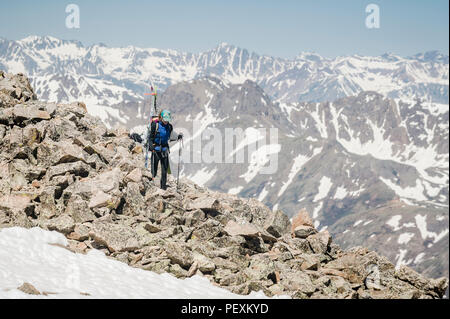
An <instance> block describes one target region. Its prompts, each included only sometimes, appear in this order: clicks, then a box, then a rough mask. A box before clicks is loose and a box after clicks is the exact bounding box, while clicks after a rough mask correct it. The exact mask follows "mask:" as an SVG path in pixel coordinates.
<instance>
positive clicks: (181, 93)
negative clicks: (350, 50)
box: [0, 37, 449, 278]
mask: <svg viewBox="0 0 450 319" xmlns="http://www.w3.org/2000/svg"><path fill="white" fill-rule="evenodd" d="M448 63H449V62H448V56H445V55H442V54H440V53H438V52H427V53H423V54H417V55H415V56H411V57H400V56H396V55H393V54H385V55H382V56H378V57H365V56H357V55H355V56H347V57H337V58H333V59H329V58H324V57H321V56H320V55H318V54H314V53H302V54H300V55H299V56H297V57H296V58H294V59H290V60H289V59H281V58H275V57H269V56H260V55H258V54H255V53H249V52H248V51H247V50H245V49H240V48H237V47H235V46H232V45H228V44H221V45H219V46H218V47H217V48H215V49H213V50H211V51H208V52H203V53H198V54H189V53H181V52H177V51H173V50H159V49H141V48H136V47H127V48H108V47H106V46H105V45H102V44H100V45H93V46H89V47H84V46H83V45H82V44H81V43H79V42H77V41H66V40H59V39H55V38H52V37H28V38H26V39H23V40H19V41H10V40H6V39H0V69H3V70H5V71H7V72H10V73H18V72H22V73H24V74H26V75H27V76H29V77H30V79H31V80H30V81H31V84H32V86H33V87H35V88H36V95H37V97H39V99H40V100H42V101H46V102H55V103H72V102H76V101H83V102H85V103H86V104H85V105H86V107H87V111H88V112H89V113H90V114H91V115H94V116H99V117H100V119H101V120H102V121H103V123H104V124H105V125H106V127H107V128H108V130H109V129H113V128H115V127H117V125H118V124H120V125H123V126H126V127H127V128H128V129H129V130H131V131H135V132H139V133H144V132H145V129H146V125H147V123H148V118H149V114H150V105H149V101H147V100H145V99H144V94H145V93H147V92H149V90H150V85H155V86H156V87H157V89H158V92H159V93H160V94H159V96H158V104H159V106H160V107H163V108H167V109H170V110H171V111H172V113H173V114H174V126H175V128H176V129H180V128H181V129H185V130H186V132H187V133H188V134H186V135H185V141H184V146H185V147H184V149H183V154H185V155H186V154H188V155H189V156H190V157H189V158H185V157H183V165H182V172H181V175H182V176H183V177H185V178H187V179H189V180H191V181H193V182H195V183H197V184H198V185H200V186H205V187H208V188H209V189H211V190H214V191H217V192H222V193H229V194H230V195H238V196H240V197H242V198H247V199H252V200H259V201H261V202H263V203H264V204H266V205H267V206H268V207H269V210H272V211H278V210H281V211H283V212H284V213H285V214H286V215H287V216H288V217H291V218H292V217H294V216H296V214H297V213H298V212H299V211H300V210H301V209H304V210H306V211H307V212H309V214H310V215H311V218H312V221H313V226H314V227H315V228H316V229H317V230H320V231H325V230H326V231H329V233H330V234H331V235H332V236H333V238H334V242H336V243H337V244H339V245H340V246H341V247H343V248H345V249H348V248H351V247H355V246H360V245H362V246H366V247H368V248H369V249H372V250H375V251H377V252H378V253H379V254H381V255H383V256H386V257H387V258H388V260H389V261H390V262H392V263H393V264H394V265H395V266H396V268H397V269H399V268H400V267H401V266H402V265H407V266H410V267H412V268H413V269H415V270H416V271H418V272H420V273H421V274H423V275H425V276H428V277H432V278H438V277H441V276H446V277H448V273H449V271H448V269H449V265H448V260H449V256H448V247H449V235H448V229H449V220H448V205H449V191H448V189H449V188H448V186H449V178H448V176H449V173H448V172H449V166H448V162H449V149H448V128H449V125H448V123H449V111H448V80H449V64H448ZM271 127H272V128H276V129H277V134H278V135H277V139H276V140H275V141H272V140H270V138H269V128H271ZM193 128H195V131H193ZM227 128H232V129H240V131H236V132H235V133H236V135H235V136H234V138H235V143H234V144H233V148H232V150H231V151H230V152H228V153H227V152H225V143H226V141H222V144H221V145H223V147H224V149H223V150H222V152H221V154H219V155H220V156H218V157H217V158H215V157H212V160H210V161H204V160H203V161H202V162H201V163H195V160H194V157H195V154H196V152H197V151H198V150H197V149H196V148H195V147H196V146H195V145H199V144H200V145H202V150H203V151H205V149H204V148H207V146H208V145H209V144H208V142H209V141H211V140H216V142H217V141H218V140H220V139H221V138H223V136H222V137H217V136H216V135H214V134H215V133H214V132H217V131H219V132H225V130H226V129H227ZM215 129H217V130H215ZM259 129H265V130H266V131H265V132H264V131H263V130H259ZM258 143H259V144H258ZM254 145H256V146H257V147H256V148H253V146H254ZM171 151H172V156H173V165H174V167H176V163H177V161H178V158H177V156H176V155H177V153H178V145H175V146H174V147H172V150H171ZM240 151H244V153H245V156H244V161H243V162H239V163H236V160H235V159H236V158H237V154H238V153H239V152H240ZM205 153H207V152H205ZM91 155H92V154H91ZM273 155H276V158H277V161H276V164H277V170H276V172H275V173H273V174H260V172H261V171H262V169H263V167H264V166H266V165H268V164H269V162H270V158H271V156H273ZM227 160H230V161H231V163H227Z"/></svg>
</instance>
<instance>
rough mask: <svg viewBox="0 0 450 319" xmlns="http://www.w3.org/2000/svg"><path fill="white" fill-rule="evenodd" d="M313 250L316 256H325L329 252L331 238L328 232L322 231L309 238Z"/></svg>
mask: <svg viewBox="0 0 450 319" xmlns="http://www.w3.org/2000/svg"><path fill="white" fill-rule="evenodd" d="M307 240H308V242H309V245H310V246H311V249H312V250H313V251H314V252H315V253H316V254H324V253H326V252H327V250H328V247H329V245H330V244H331V236H330V233H329V232H328V230H324V231H321V232H320V233H317V234H313V235H311V236H308V238H307Z"/></svg>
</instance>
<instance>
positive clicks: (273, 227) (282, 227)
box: [264, 210, 291, 237]
mask: <svg viewBox="0 0 450 319" xmlns="http://www.w3.org/2000/svg"><path fill="white" fill-rule="evenodd" d="M290 228H291V222H290V221H289V218H288V217H287V216H286V214H284V213H283V212H282V211H281V210H277V211H275V212H272V213H271V214H270V215H269V217H267V220H266V222H265V224H264V229H265V230H266V231H267V232H269V233H270V234H271V235H273V236H275V237H281V236H283V235H284V234H287V233H289V231H290Z"/></svg>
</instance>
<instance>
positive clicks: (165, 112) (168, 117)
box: [161, 110, 172, 122]
mask: <svg viewBox="0 0 450 319" xmlns="http://www.w3.org/2000/svg"><path fill="white" fill-rule="evenodd" d="M161 118H162V119H163V120H164V121H166V122H170V121H172V116H171V114H170V111H168V110H163V111H162V112H161Z"/></svg>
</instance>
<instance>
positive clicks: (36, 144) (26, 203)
mask: <svg viewBox="0 0 450 319" xmlns="http://www.w3.org/2000/svg"><path fill="white" fill-rule="evenodd" d="M268 116H270V117H272V116H271V115H270V114H268ZM276 118H277V117H276V116H274V119H276ZM430 174H431V173H430ZM155 184H157V183H156V182H155V180H153V178H152V177H151V176H150V175H149V172H148V170H147V169H145V167H144V152H143V149H142V145H141V144H139V143H137V142H135V141H134V140H133V139H131V138H130V136H129V132H128V131H127V130H126V129H125V128H124V127H117V128H115V129H109V128H107V127H106V126H105V125H104V124H103V123H102V122H101V120H100V119H99V118H98V117H93V116H91V115H89V114H88V112H87V108H86V105H85V104H84V103H82V102H74V103H69V104H61V103H48V102H42V101H39V100H37V99H36V94H35V93H34V91H33V89H32V88H31V86H30V83H29V82H28V80H27V78H26V77H25V76H24V75H23V74H18V75H12V74H5V73H4V72H2V71H0V247H1V248H2V249H1V250H0V256H3V257H4V258H1V259H0V266H1V267H2V268H1V272H0V296H6V297H24V296H27V295H29V296H34V297H42V298H45V297H47V296H49V297H50V298H51V297H56V298H58V297H64V296H66V297H76V296H81V297H82V298H86V297H89V296H93V297H99V296H103V297H105V296H109V297H111V296H115V297H124V295H123V294H125V293H126V292H127V291H129V290H130V285H133V287H132V290H133V292H130V294H129V295H125V296H126V297H130V296H134V297H136V296H137V297H142V296H150V297H151V296H153V297H154V296H155V295H156V294H159V295H158V296H159V297H161V296H164V297H168V298H171V297H172V298H173V297H174V296H176V295H177V296H179V297H182V298H186V297H198V296H205V295H206V296H210V297H216V298H217V297H218V296H222V297H232V295H231V294H230V292H231V293H234V294H239V295H248V294H250V293H255V292H256V293H257V295H256V296H261V294H263V295H262V296H267V297H273V296H277V297H292V298H339V299H342V298H352V299H355V298H362V299H368V298H392V299H398V298H408V299H410V298H424V299H432V298H433V299H438V298H442V297H443V295H444V292H445V290H446V289H447V287H448V279H447V278H445V277H442V278H439V279H428V278H427V277H425V276H423V275H420V274H419V273H417V272H415V271H414V270H412V269H411V268H409V267H407V266H405V265H401V266H399V267H395V265H394V264H392V263H391V262H390V261H389V260H388V259H387V258H385V257H382V256H380V255H379V254H377V253H376V252H374V251H370V250H369V249H367V248H364V247H361V246H358V247H354V248H352V249H349V250H343V249H341V248H340V247H339V245H337V244H336V243H334V242H333V240H332V237H331V236H330V233H329V232H328V231H327V230H321V231H319V230H318V229H317V227H314V222H313V220H312V219H311V218H310V216H309V214H308V212H307V211H306V210H304V209H303V210H300V211H299V212H298V214H296V215H295V216H294V218H293V219H292V221H291V220H289V218H288V217H287V215H286V214H284V213H283V211H281V210H272V209H270V208H269V207H267V206H265V205H264V204H263V203H261V202H260V201H258V200H256V199H253V198H250V199H248V198H247V199H245V198H240V197H238V196H236V195H232V194H225V193H220V192H215V191H212V190H209V189H207V188H204V187H201V186H199V185H196V184H194V183H193V182H191V181H189V180H187V179H183V180H181V181H180V183H179V184H178V185H177V183H176V182H175V179H173V178H172V179H170V181H169V186H170V187H169V189H167V190H161V189H160V188H159V187H157V186H156V185H155ZM300 206H301V204H299V207H300ZM27 229H28V230H27ZM48 231H52V232H48ZM55 232H57V233H58V234H56V233H55ZM8 240H9V242H8ZM30 246H31V247H38V248H39V250H32V249H30ZM5 252H6V253H5ZM23 253H28V255H27V256H26V257H25V256H24V255H23ZM105 255H106V256H107V257H109V258H106V257H105ZM24 257H25V258H24ZM114 259H115V260H116V261H113V260H114ZM18 260H19V261H20V262H18V263H15V262H16V261H18ZM30 260H31V261H33V262H32V263H30ZM50 260H51V261H52V263H49V261H50ZM46 265H49V267H50V268H49V269H50V270H52V269H54V272H48V271H47V272H45V270H47V269H45V267H46ZM58 265H59V266H60V267H57V266H58ZM55 266H56V267H55ZM25 270H31V271H28V272H27V271H25ZM64 271H66V273H64ZM167 273H169V274H171V275H172V276H170V275H168V274H167ZM158 274H163V275H161V276H160V275H158ZM164 274H165V275H164ZM45 275H47V276H46V278H43V276H45ZM96 275H97V276H96ZM119 277H121V278H122V279H121V278H119ZM175 277H176V278H179V279H186V278H189V279H188V280H186V281H185V282H183V284H182V283H181V281H179V280H175V279H176V278H175ZM62 278H65V279H66V280H61V279H62ZM105 278H106V279H105ZM116 279H117V281H115V280H116ZM123 279H129V280H130V282H127V281H126V280H123ZM25 280H27V281H25ZM108 283H109V284H108ZM111 283H114V285H116V283H117V286H114V287H113V286H111ZM101 284H103V285H105V287H104V288H103V287H101V286H99V285H101ZM212 285H215V286H216V287H214V286H212ZM217 286H218V287H217ZM174 287H175V288H174ZM114 288H116V289H114ZM146 288H147V289H146ZM161 288H163V289H162V290H163V291H161ZM177 288H179V289H177ZM149 289H150V291H148V290H149ZM201 289H205V290H208V291H204V292H203V293H202V291H201ZM224 289H226V290H228V292H227V293H225V291H224ZM258 294H259V295H258ZM187 295H188V296H187ZM253 296H255V295H254V294H253ZM262 296H261V297H262Z"/></svg>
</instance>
